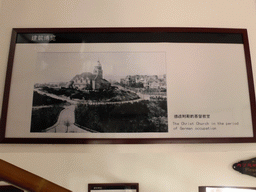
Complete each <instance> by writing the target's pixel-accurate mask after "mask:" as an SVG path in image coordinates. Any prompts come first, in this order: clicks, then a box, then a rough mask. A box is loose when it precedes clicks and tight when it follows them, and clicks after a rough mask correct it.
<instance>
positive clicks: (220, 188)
mask: <svg viewBox="0 0 256 192" xmlns="http://www.w3.org/2000/svg"><path fill="white" fill-rule="evenodd" d="M207 188H210V189H216V190H218V192H225V189H228V190H229V192H231V189H234V192H238V191H240V190H241V192H246V191H247V190H248V191H256V188H255V187H229V186H212V187H211V186H200V187H199V192H209V191H207Z"/></svg>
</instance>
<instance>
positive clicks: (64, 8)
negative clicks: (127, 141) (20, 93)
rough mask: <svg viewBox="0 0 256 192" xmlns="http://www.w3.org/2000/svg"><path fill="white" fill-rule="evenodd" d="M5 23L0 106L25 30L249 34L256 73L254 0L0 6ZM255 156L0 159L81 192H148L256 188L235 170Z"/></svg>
mask: <svg viewBox="0 0 256 192" xmlns="http://www.w3.org/2000/svg"><path fill="white" fill-rule="evenodd" d="M0 18H1V19H0V100H2V93H3V89H4V80H5V71H6V66H7V58H8V51H9V43H10V36H11V30H12V28H19V27H20V28H26V27H32V28H36V27H223V28H247V29H248V33H249V41H250V49H251V57H252V64H253V70H254V73H255V70H256V66H255V63H256V54H255V53H256V6H255V1H254V0H236V1H234V0H215V1H212V0H204V1H201V0H161V1H153V0H130V1H125V0H111V1H110V0H54V1H51V0H44V1H41V0H22V1H21V0H12V1H9V0H0ZM0 105H1V104H0ZM255 156H256V144H214V145H211V144H207V145H202V144H192V145H182V144H179V145H178V144H172V145H3V144H2V145H0V158H1V159H3V160H6V161H8V162H10V163H13V164H15V165H17V166H20V167H22V168H24V169H26V170H28V171H31V172H32V173H35V174H38V175H39V176H42V177H44V178H46V179H48V180H51V181H53V182H55V183H57V184H59V185H61V186H63V187H66V188H68V189H70V190H72V191H76V192H82V191H86V190H87V184H88V183H97V182H99V183H101V182H138V183H139V184H140V191H141V192H147V191H162V192H167V191H177V192H178V191H184V192H185V191H189V192H196V191H198V186H200V185H204V186H205V185H211V186H214V185H225V186H247V187H249V186H251V187H256V182H255V181H256V180H255V178H253V177H249V176H245V175H241V174H239V173H237V172H235V171H233V170H232V167H231V166H232V164H233V163H235V162H237V161H239V160H243V159H247V158H253V157H255Z"/></svg>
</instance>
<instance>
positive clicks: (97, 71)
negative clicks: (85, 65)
mask: <svg viewBox="0 0 256 192" xmlns="http://www.w3.org/2000/svg"><path fill="white" fill-rule="evenodd" d="M93 74H94V75H96V77H95V78H97V79H98V78H100V79H102V78H103V70H102V66H101V64H100V61H98V64H97V65H96V66H95V67H94V70H93Z"/></svg>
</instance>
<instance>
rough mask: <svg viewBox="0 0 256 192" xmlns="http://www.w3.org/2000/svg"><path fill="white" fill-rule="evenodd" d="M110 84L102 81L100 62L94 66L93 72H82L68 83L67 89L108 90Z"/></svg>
mask: <svg viewBox="0 0 256 192" xmlns="http://www.w3.org/2000/svg"><path fill="white" fill-rule="evenodd" d="M110 86H111V84H110V83H109V82H108V81H107V80H105V79H103V70H102V66H101V63H100V61H98V63H97V65H96V66H94V70H93V72H92V73H91V72H84V73H82V74H80V75H76V76H75V77H74V78H73V79H72V80H71V81H70V82H69V85H68V87H70V88H74V89H79V90H94V91H98V90H103V89H108V88H110Z"/></svg>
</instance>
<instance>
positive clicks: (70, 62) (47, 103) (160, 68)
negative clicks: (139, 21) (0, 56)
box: [31, 52, 168, 133]
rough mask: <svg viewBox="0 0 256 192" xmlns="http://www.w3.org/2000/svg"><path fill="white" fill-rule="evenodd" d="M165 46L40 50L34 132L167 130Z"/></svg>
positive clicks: (37, 67)
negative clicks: (142, 49)
mask: <svg viewBox="0 0 256 192" xmlns="http://www.w3.org/2000/svg"><path fill="white" fill-rule="evenodd" d="M165 58H166V53H165V52H99V53H94V52H84V53H65V52H64V53H60V52H58V53H56V52H41V53H38V55H37V63H36V65H37V66H36V71H37V75H36V80H35V81H36V83H35V84H34V91H33V107H32V116H31V132H49V133H86V132H90V133H130V132H131V133H135V132H136V133H143V132H167V131H168V118H167V97H166V96H167V94H166V93H167V85H166V83H167V80H166V60H165Z"/></svg>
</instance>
